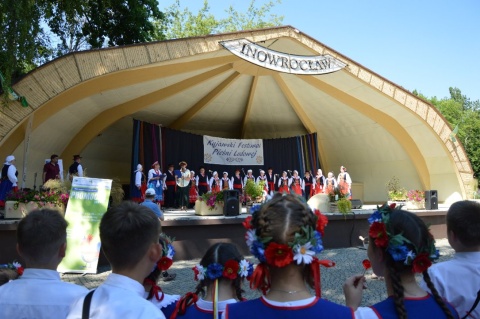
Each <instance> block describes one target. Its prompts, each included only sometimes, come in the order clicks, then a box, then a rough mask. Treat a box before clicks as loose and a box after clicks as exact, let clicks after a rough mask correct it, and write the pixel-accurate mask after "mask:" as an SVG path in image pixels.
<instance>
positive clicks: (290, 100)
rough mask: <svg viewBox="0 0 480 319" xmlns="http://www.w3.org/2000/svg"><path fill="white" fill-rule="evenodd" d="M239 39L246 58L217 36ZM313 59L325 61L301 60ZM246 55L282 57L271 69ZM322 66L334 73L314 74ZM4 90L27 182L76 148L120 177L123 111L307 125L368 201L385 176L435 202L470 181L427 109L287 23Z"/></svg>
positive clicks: (289, 133) (123, 174)
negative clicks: (427, 193)
mask: <svg viewBox="0 0 480 319" xmlns="http://www.w3.org/2000/svg"><path fill="white" fill-rule="evenodd" d="M239 39H246V40H248V41H250V42H252V44H251V45H250V44H247V46H246V47H245V46H243V45H244V44H245V43H247V42H242V43H243V44H241V45H240V53H243V54H244V56H243V57H242V56H241V54H239V56H237V55H235V54H233V53H232V52H230V51H229V50H228V49H227V48H226V47H227V46H228V45H227V44H225V43H223V42H224V41H229V40H239ZM242 41H243V40H242ZM221 42H222V43H223V45H222V43H221ZM237 44H238V43H237ZM254 45H258V46H260V47H256V48H255V47H254ZM366 49H368V48H366ZM242 50H243V52H241V51H242ZM232 51H233V50H232ZM261 52H263V53H261ZM275 52H276V53H277V55H276V56H275ZM236 53H237V54H238V53H239V52H238V50H237V52H236ZM269 54H270V55H269ZM283 54H287V55H288V56H287V58H288V59H290V60H287V58H285V60H282V57H283V56H284V55H283ZM318 55H324V56H327V57H329V58H328V59H329V60H328V61H327V62H322V63H323V64H322V63H320V64H315V62H313V63H312V62H309V61H308V59H309V57H308V56H318ZM248 56H250V59H252V58H253V59H257V61H256V62H260V63H259V64H261V62H263V63H264V64H268V62H269V61H270V59H272V58H273V59H275V58H278V59H280V60H279V61H276V60H275V61H273V62H271V61H270V66H272V65H276V66H277V69H272V68H266V67H264V66H263V65H256V64H254V63H252V62H255V61H247V60H245V58H248ZM297 56H303V58H302V57H297ZM302 59H304V60H302ZM293 60H295V61H293ZM332 61H333V62H332ZM392 63H395V61H392ZM327 64H332V65H328V66H336V67H338V68H337V69H336V70H327V71H328V72H330V71H331V72H330V73H326V74H313V73H315V72H316V71H318V70H322V69H323V68H324V67H325V68H327ZM282 65H283V66H287V68H286V70H287V72H285V69H284V70H282V69H281V66H282ZM279 66H280V67H279ZM294 69H295V70H297V71H299V72H297V73H307V74H295V72H293V71H295V70H294ZM308 72H310V73H308ZM317 73H318V72H317ZM412 76H414V75H412ZM13 88H14V90H15V91H16V92H17V93H19V94H20V95H23V96H25V97H26V98H27V100H28V102H29V107H26V108H24V107H22V106H21V105H20V103H17V102H14V103H11V104H9V107H7V108H3V109H1V112H0V156H1V157H0V158H2V159H3V158H5V157H6V156H7V155H9V154H12V153H13V154H14V155H15V156H16V157H17V167H18V168H19V173H20V176H21V174H22V173H23V162H24V154H27V155H26V158H27V160H26V161H25V164H26V168H27V171H26V186H27V187H32V186H33V182H34V181H33V179H34V177H33V176H34V173H35V172H38V178H37V185H38V184H39V183H41V178H40V176H41V170H42V167H43V163H44V159H46V158H49V157H50V155H51V154H52V153H58V154H61V158H63V161H64V163H65V164H64V166H66V167H68V165H69V163H70V162H71V159H72V155H74V154H81V155H82V156H83V165H84V167H86V168H87V174H88V176H90V177H102V178H115V177H116V178H119V179H120V180H121V181H122V182H124V183H128V182H129V180H130V175H131V174H132V172H131V169H130V159H131V148H132V142H131V140H132V127H133V125H132V122H133V121H132V118H135V119H138V120H142V121H146V122H149V123H156V124H160V125H162V126H165V127H168V128H172V129H176V130H182V131H185V132H190V133H195V134H200V135H211V136H217V137H228V138H263V139H267V138H268V139H270V138H281V137H293V136H299V135H304V134H308V133H313V132H316V133H317V134H318V148H319V152H320V159H321V166H322V168H323V170H324V172H327V171H334V172H335V175H337V174H338V171H339V167H340V165H344V166H346V167H347V168H348V171H349V173H350V175H351V176H352V179H353V181H354V182H355V184H356V187H357V188H358V189H360V188H361V189H362V192H363V194H362V195H363V196H362V197H363V200H364V201H366V202H376V201H377V202H380V201H383V200H385V199H386V191H385V183H386V182H387V181H388V180H389V179H390V178H392V176H397V177H399V178H400V182H401V184H402V185H403V186H404V187H405V188H407V189H423V190H428V189H436V190H438V194H439V200H440V202H444V201H446V202H451V201H454V200H458V199H460V198H465V197H466V189H467V186H468V184H469V183H470V181H471V179H472V169H471V166H470V163H469V161H468V159H467V156H466V153H465V150H464V148H463V146H462V145H461V144H460V142H459V141H458V140H455V139H453V138H452V135H451V134H452V129H451V127H450V126H449V125H448V124H447V122H446V120H445V119H444V118H443V117H442V116H441V115H440V113H439V112H438V111H437V110H436V109H435V108H434V107H433V106H432V105H430V104H428V103H427V102H425V101H423V100H421V99H419V98H417V97H416V96H414V95H412V94H411V93H410V92H408V91H407V90H405V89H403V88H402V87H401V86H398V85H396V84H394V83H392V82H390V81H388V80H387V79H385V78H383V77H382V76H381V75H378V74H376V73H374V72H373V71H372V70H369V69H367V68H366V67H364V66H362V65H360V64H359V63H357V62H355V61H352V60H351V59H349V58H348V57H346V56H344V55H342V54H341V53H339V52H336V51H335V50H334V49H332V48H329V47H327V46H326V45H324V44H322V43H321V42H319V41H317V40H316V39H313V38H311V37H309V36H308V35H306V34H304V33H302V32H300V31H298V30H297V29H295V28H293V27H291V26H283V27H276V28H268V29H260V30H254V31H244V32H236V33H228V34H218V35H210V36H205V37H195V38H186V39H178V40H170V41H162V42H151V43H142V44H138V45H131V46H124V47H114V48H106V49H101V50H91V51H83V52H76V53H72V54H68V55H66V56H63V57H61V58H58V59H56V60H54V61H52V62H50V63H47V64H45V65H43V66H41V67H39V68H38V69H36V70H34V71H32V72H31V73H29V74H28V75H27V76H25V77H24V78H23V79H22V80H21V81H19V82H18V83H16V84H15V85H14V86H13ZM27 141H28V143H26V142H27ZM25 144H28V147H25ZM279 156H281V154H279ZM179 160H182V159H179ZM198 164H200V163H198ZM195 166H196V165H195Z"/></svg>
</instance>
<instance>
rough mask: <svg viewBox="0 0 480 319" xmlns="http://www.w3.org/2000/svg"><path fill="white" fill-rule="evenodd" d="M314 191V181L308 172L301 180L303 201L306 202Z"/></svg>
mask: <svg viewBox="0 0 480 319" xmlns="http://www.w3.org/2000/svg"><path fill="white" fill-rule="evenodd" d="M314 189H315V179H314V178H313V177H312V175H310V172H309V171H306V172H305V177H304V178H303V190H304V192H303V196H304V197H305V200H308V199H309V198H310V197H312V196H313V191H314Z"/></svg>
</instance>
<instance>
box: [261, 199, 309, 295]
mask: <svg viewBox="0 0 480 319" xmlns="http://www.w3.org/2000/svg"><path fill="white" fill-rule="evenodd" d="M316 222H317V217H316V216H315V214H313V213H312V211H311V210H310V208H309V207H308V205H307V203H306V202H304V201H303V200H302V198H300V197H299V196H296V195H292V194H285V195H283V194H280V193H276V194H275V195H274V196H273V198H272V199H271V200H270V201H268V202H267V203H266V204H264V205H263V206H262V208H261V210H260V211H258V212H255V213H254V214H253V219H252V225H253V227H254V228H255V229H256V231H255V233H256V235H257V236H258V237H259V238H268V237H269V238H271V240H272V241H273V242H276V243H278V244H285V245H286V244H288V243H289V242H292V241H293V238H294V236H295V233H298V234H300V235H302V236H303V235H305V234H304V230H303V229H302V227H305V226H311V227H312V228H313V229H315V228H316ZM269 267H271V266H269ZM298 267H303V278H304V280H305V282H307V284H308V285H309V286H310V287H311V288H312V289H315V283H314V280H313V274H312V273H311V270H310V269H311V268H310V267H305V266H298Z"/></svg>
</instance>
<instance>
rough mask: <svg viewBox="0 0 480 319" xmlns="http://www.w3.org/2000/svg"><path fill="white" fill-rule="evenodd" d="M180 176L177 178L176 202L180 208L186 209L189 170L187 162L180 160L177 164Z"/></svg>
mask: <svg viewBox="0 0 480 319" xmlns="http://www.w3.org/2000/svg"><path fill="white" fill-rule="evenodd" d="M178 165H179V166H180V167H181V169H180V174H181V176H180V177H178V178H177V196H178V197H177V202H178V205H179V206H180V208H181V209H186V208H187V205H188V203H189V199H188V197H189V193H190V192H189V190H190V188H189V185H190V176H191V173H190V170H189V169H187V162H184V161H182V162H180V163H179V164H178Z"/></svg>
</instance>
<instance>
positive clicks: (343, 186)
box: [337, 166, 352, 199]
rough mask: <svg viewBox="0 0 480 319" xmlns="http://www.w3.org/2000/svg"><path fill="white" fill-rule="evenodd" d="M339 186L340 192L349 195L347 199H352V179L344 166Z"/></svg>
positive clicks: (339, 175) (339, 178) (338, 180)
mask: <svg viewBox="0 0 480 319" xmlns="http://www.w3.org/2000/svg"><path fill="white" fill-rule="evenodd" d="M337 184H338V187H339V188H340V191H342V192H343V193H344V194H347V198H349V199H352V178H351V177H350V174H348V173H347V169H346V168H345V167H344V166H341V167H340V174H338V179H337Z"/></svg>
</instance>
